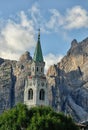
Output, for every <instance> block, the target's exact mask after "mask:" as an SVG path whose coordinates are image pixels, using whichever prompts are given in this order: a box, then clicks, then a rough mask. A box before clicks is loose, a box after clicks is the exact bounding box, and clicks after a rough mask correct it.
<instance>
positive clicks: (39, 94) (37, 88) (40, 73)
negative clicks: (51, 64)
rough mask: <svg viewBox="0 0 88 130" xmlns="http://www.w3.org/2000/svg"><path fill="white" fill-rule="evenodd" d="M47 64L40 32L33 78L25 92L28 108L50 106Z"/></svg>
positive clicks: (33, 66)
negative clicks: (45, 68)
mask: <svg viewBox="0 0 88 130" xmlns="http://www.w3.org/2000/svg"><path fill="white" fill-rule="evenodd" d="M44 67H45V62H44V59H43V54H42V49H41V43H40V30H39V33H38V41H37V45H36V48H35V52H34V57H33V60H32V63H31V76H28V78H27V80H26V84H25V90H24V103H25V104H26V105H27V106H28V108H30V107H33V106H48V105H49V104H48V84H47V80H46V76H45V74H44Z"/></svg>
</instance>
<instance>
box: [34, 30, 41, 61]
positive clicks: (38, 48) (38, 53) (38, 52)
mask: <svg viewBox="0 0 88 130" xmlns="http://www.w3.org/2000/svg"><path fill="white" fill-rule="evenodd" d="M33 61H35V62H37V61H38V62H43V55H42V49H41V43H40V29H39V33H38V41H37V45H36V48H35V52H34V57H33Z"/></svg>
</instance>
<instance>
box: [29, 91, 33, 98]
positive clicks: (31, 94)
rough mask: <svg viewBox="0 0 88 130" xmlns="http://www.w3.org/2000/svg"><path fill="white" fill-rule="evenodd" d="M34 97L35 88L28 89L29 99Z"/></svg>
mask: <svg viewBox="0 0 88 130" xmlns="http://www.w3.org/2000/svg"><path fill="white" fill-rule="evenodd" d="M32 99H33V90H32V89H29V91H28V100H32Z"/></svg>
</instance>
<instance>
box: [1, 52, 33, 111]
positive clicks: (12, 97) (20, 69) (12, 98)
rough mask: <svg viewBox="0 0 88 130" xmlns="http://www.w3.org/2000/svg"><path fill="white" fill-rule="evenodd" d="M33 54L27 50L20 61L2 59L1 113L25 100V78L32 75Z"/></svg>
mask: <svg viewBox="0 0 88 130" xmlns="http://www.w3.org/2000/svg"><path fill="white" fill-rule="evenodd" d="M31 60H32V58H31V56H30V53H29V52H25V54H23V55H22V56H21V57H20V59H19V61H11V60H4V59H2V58H1V59H0V113H2V112H3V111H4V110H7V109H10V108H11V107H13V106H14V105H15V104H17V103H18V102H23V99H24V97H23V93H24V85H25V78H26V77H27V75H30V64H31Z"/></svg>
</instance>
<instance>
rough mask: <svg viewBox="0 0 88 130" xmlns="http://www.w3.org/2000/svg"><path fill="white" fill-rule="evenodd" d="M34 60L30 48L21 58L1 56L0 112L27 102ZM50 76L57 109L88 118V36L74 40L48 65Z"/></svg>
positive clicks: (53, 100)
mask: <svg viewBox="0 0 88 130" xmlns="http://www.w3.org/2000/svg"><path fill="white" fill-rule="evenodd" d="M31 61H32V57H31V56H30V53H29V52H25V54H23V55H22V56H21V57H20V59H19V61H10V60H4V59H2V58H0V113H2V112H3V111H4V110H5V109H9V108H11V107H12V106H14V105H15V104H17V103H18V102H23V99H24V86H25V79H26V78H27V76H28V75H30V73H31V70H30V66H31ZM47 80H48V84H49V103H50V105H51V106H52V107H53V108H54V109H55V110H56V111H63V112H64V113H65V114H70V115H72V116H73V118H74V119H75V120H76V121H83V120H86V119H87V118H88V38H87V39H85V40H83V41H82V42H80V43H78V42H77V41H76V40H73V41H72V43H71V48H70V49H69V51H68V52H67V55H66V56H65V57H64V58H63V59H62V60H61V62H59V63H57V64H56V65H52V66H50V68H49V69H48V72H47Z"/></svg>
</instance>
